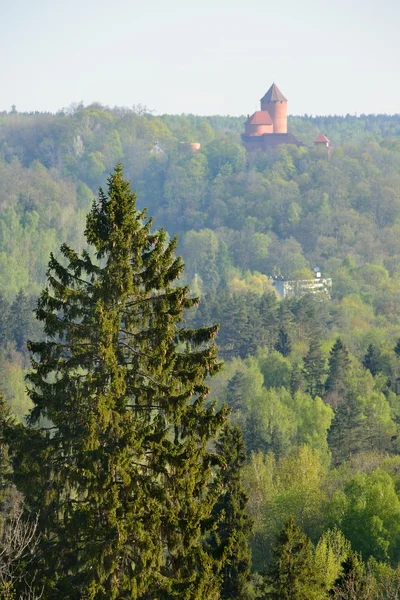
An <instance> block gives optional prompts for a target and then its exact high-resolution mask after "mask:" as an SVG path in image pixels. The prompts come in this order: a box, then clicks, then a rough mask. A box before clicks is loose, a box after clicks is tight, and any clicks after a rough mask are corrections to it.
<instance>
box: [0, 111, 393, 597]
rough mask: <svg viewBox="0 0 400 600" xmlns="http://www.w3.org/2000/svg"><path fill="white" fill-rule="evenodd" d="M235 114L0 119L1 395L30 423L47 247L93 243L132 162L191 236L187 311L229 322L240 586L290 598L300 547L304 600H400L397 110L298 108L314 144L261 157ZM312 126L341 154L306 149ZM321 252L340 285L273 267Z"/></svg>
mask: <svg viewBox="0 0 400 600" xmlns="http://www.w3.org/2000/svg"><path fill="white" fill-rule="evenodd" d="M243 121H244V118H234V117H223V116H216V117H199V116H193V115H182V116H170V115H162V116H157V117H156V116H154V115H152V114H151V113H148V112H147V111H146V110H145V109H143V108H142V107H135V108H134V109H122V108H114V109H108V108H105V107H102V106H101V105H91V106H88V107H83V106H74V107H71V108H70V109H68V110H65V111H63V112H60V113H59V114H57V115H53V114H20V113H18V112H17V111H16V110H14V111H12V112H11V113H7V114H6V113H2V114H0V307H1V310H0V344H1V351H0V361H1V366H2V372H3V377H2V380H1V383H0V390H1V391H2V392H3V393H4V394H5V397H6V399H7V401H8V403H9V405H10V406H11V409H12V411H13V412H14V413H15V414H16V415H17V416H18V418H19V419H21V420H22V419H23V418H24V415H25V414H26V412H27V410H28V409H29V407H30V401H29V400H28V398H27V396H26V393H25V390H24V380H23V378H24V375H25V374H26V373H27V372H28V371H29V368H30V367H29V356H28V352H27V349H26V346H25V344H26V341H27V339H32V338H34V339H41V338H42V337H43V336H44V334H43V332H42V330H41V325H40V324H39V323H38V322H37V321H36V320H35V315H34V313H33V309H34V307H35V303H36V298H37V296H38V294H39V292H40V290H41V289H42V288H43V286H44V285H45V282H46V270H47V263H48V259H49V255H50V252H53V253H55V255H56V256H58V250H57V249H58V248H59V246H60V245H61V243H63V242H66V243H67V244H68V245H70V246H71V247H73V248H74V249H75V250H77V251H81V250H82V249H84V248H85V247H86V241H85V237H84V229H85V218H86V214H87V212H88V211H89V210H90V208H91V205H92V202H93V198H94V196H95V195H96V194H97V189H98V187H99V186H104V183H105V179H106V177H107V176H108V174H109V173H110V172H111V171H112V170H113V168H114V166H115V164H116V163H117V162H122V163H123V165H124V169H125V176H126V177H127V178H128V179H130V180H131V181H132V188H133V189H135V190H136V191H137V194H138V207H139V208H140V209H142V208H144V207H146V208H147V209H148V214H149V215H150V216H153V217H154V226H155V228H158V227H163V228H165V229H166V231H167V235H168V236H170V237H171V238H172V236H173V235H175V234H178V236H179V244H178V253H179V254H182V256H183V259H184V262H185V263H186V268H185V271H184V274H183V275H182V276H181V280H180V282H181V283H183V284H188V285H189V286H190V289H191V293H192V295H198V296H200V298H201V302H200V306H199V308H198V309H196V310H195V309H194V308H193V309H190V310H189V311H187V313H186V322H187V324H188V326H189V327H191V326H193V327H203V326H212V325H214V324H215V323H219V324H220V331H219V334H218V336H217V345H218V347H219V355H220V357H221V358H223V359H224V360H225V368H224V370H223V371H222V372H221V373H219V374H218V375H216V376H215V377H214V378H213V382H212V385H211V388H212V389H211V398H212V399H213V400H215V402H216V403H217V406H219V407H221V406H222V403H224V402H226V403H227V405H228V406H229V407H230V409H231V416H230V419H231V422H232V423H233V424H237V425H238V426H239V427H240V429H241V430H242V432H243V436H244V440H245V442H246V461H245V466H244V468H243V475H242V479H243V485H244V487H245V488H246V490H247V494H248V498H249V501H248V511H249V514H250V516H251V517H252V519H253V521H254V527H253V533H252V535H251V536H250V543H251V547H252V552H253V569H254V572H255V575H254V577H253V581H252V585H251V587H250V588H249V590H248V595H247V596H246V598H255V597H261V598H267V597H271V598H272V597H274V598H281V597H283V596H279V595H275V596H273V594H274V593H276V594H278V592H276V590H278V589H279V585H281V583H282V581H284V572H283V571H284V558H282V557H284V556H285V548H287V547H288V546H287V545H288V544H292V543H297V544H298V545H297V547H298V548H303V550H301V551H299V561H298V569H299V577H300V578H301V576H302V575H301V573H302V569H303V575H304V572H305V570H307V569H308V573H311V575H310V576H309V577H307V578H306V579H307V580H308V584H307V585H309V587H307V585H306V582H303V583H302V584H301V585H302V586H303V587H301V592H298V598H299V599H300V598H304V599H306V598H307V599H310V598H321V599H322V598H328V597H329V596H328V595H329V594H330V597H332V595H333V597H335V598H337V599H339V598H361V597H362V598H382V599H383V598H387V599H389V598H397V597H398V595H395V594H398V589H399V587H400V583H399V582H400V575H399V570H400V567H399V564H400V479H399V468H400V341H399V340H400V310H399V306H400V116H399V115H397V116H386V115H362V116H360V117H352V116H349V115H348V116H346V117H309V116H304V117H292V118H289V131H291V132H292V133H294V134H295V135H296V136H297V137H298V138H299V139H301V140H303V141H304V146H303V147H299V148H297V147H295V146H290V145H287V146H280V147H279V148H278V149H277V150H274V151H270V152H267V153H254V154H249V155H247V154H246V152H245V151H244V149H243V148H242V146H241V144H240V132H241V131H242V127H243ZM320 132H323V133H324V134H325V135H327V136H328V138H329V139H330V140H331V145H332V147H333V149H332V151H331V152H330V153H328V152H327V151H325V150H326V149H322V150H321V149H315V148H314V147H313V144H312V141H313V139H314V138H315V137H316V136H317V134H318V133H320ZM185 142H186V143H185ZM187 142H198V143H200V144H201V147H200V150H198V151H196V152H193V151H192V150H191V149H190V147H189V145H188V144H187ZM316 265H318V267H319V268H320V269H321V271H322V273H323V275H324V276H327V277H331V278H332V280H333V292H332V299H328V298H326V297H319V296H304V297H302V298H295V299H284V300H282V299H280V298H279V297H278V296H277V294H276V292H275V290H274V288H273V285H272V276H283V277H285V278H293V279H297V278H299V279H307V278H312V277H313V273H312V269H313V267H315V266H316ZM292 517H293V518H294V520H291V519H292ZM299 528H300V529H299ZM249 529H250V527H249ZM296 540H297V541H296ZM277 557H278V558H279V557H281V559H282V560H280V559H279V560H278V558H277ZM282 565H283V566H282ZM343 565H345V566H343ZM346 569H347V570H346ZM280 578H282V580H281V579H280ZM279 582H281V583H279ZM282 585H284V584H283V583H282ZM396 585H397V586H398V588H397V591H396ZM346 586H347V587H346ZM351 586H353V588H354V589H355V588H357V586H358V588H357V589H356V591H354V589H353V591H354V594H355V595H353V596H351V595H349V594H350V591H349V590H350V587H351ZM299 589H300V588H299ZM333 589H335V590H336V591H335V592H333V591H332V590H333ZM274 590H275V592H274ZM346 590H347V591H346ZM357 590H358V591H357ZM347 592H348V595H347V596H346V595H345V594H346V593H347ZM268 594H272V595H268ZM334 594H336V595H334ZM340 594H342V595H340ZM368 594H369V595H368ZM390 594H392V595H390ZM225 597H226V598H231V596H229V595H227V596H225ZM288 597H289V596H288ZM290 597H291V596H290ZM243 598H244V597H243ZM232 600H233V596H232Z"/></svg>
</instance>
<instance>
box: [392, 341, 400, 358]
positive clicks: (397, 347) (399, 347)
mask: <svg viewBox="0 0 400 600" xmlns="http://www.w3.org/2000/svg"><path fill="white" fill-rule="evenodd" d="M393 350H394V351H395V353H396V354H397V356H400V339H399V340H397V344H396V345H395V347H394V348H393Z"/></svg>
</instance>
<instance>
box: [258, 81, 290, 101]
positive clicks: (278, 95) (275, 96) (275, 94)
mask: <svg viewBox="0 0 400 600" xmlns="http://www.w3.org/2000/svg"><path fill="white" fill-rule="evenodd" d="M261 102H287V99H286V98H285V96H284V95H283V94H282V92H281V91H280V90H279V88H278V86H277V85H275V83H273V84H272V85H271V87H270V88H269V90H268V92H267V93H266V94H265V95H264V96H263V97H262V98H261Z"/></svg>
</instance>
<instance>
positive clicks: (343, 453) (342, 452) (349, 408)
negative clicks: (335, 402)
mask: <svg viewBox="0 0 400 600" xmlns="http://www.w3.org/2000/svg"><path fill="white" fill-rule="evenodd" d="M364 421H365V416H364V412H363V409H362V405H361V404H360V401H359V399H358V398H354V397H353V396H352V395H349V396H347V397H346V398H344V399H343V400H342V402H341V403H340V404H339V406H338V408H337V411H336V414H335V417H334V419H333V421H332V425H331V427H330V429H329V431H328V444H329V448H330V450H331V451H332V461H333V464H335V465H338V464H340V463H341V462H343V461H344V460H347V459H348V458H350V456H353V455H354V454H358V453H359V452H361V451H363V450H365V449H366V439H365V430H364V427H363V425H364Z"/></svg>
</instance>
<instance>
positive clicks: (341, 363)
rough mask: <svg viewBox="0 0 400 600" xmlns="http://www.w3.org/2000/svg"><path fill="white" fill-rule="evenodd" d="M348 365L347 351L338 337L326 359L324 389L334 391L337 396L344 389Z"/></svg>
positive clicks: (343, 391) (342, 392)
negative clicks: (326, 372)
mask: <svg viewBox="0 0 400 600" xmlns="http://www.w3.org/2000/svg"><path fill="white" fill-rule="evenodd" d="M349 366H350V358H349V353H348V351H347V348H346V346H345V345H344V344H343V342H342V340H341V339H340V338H337V340H336V342H335V343H334V344H333V346H332V350H331V351H330V354H329V360H328V377H327V379H326V382H325V389H326V391H327V392H328V393H329V392H336V393H337V394H338V395H339V396H341V395H343V394H344V393H345V391H346V381H345V380H346V375H347V373H348V370H349Z"/></svg>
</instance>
